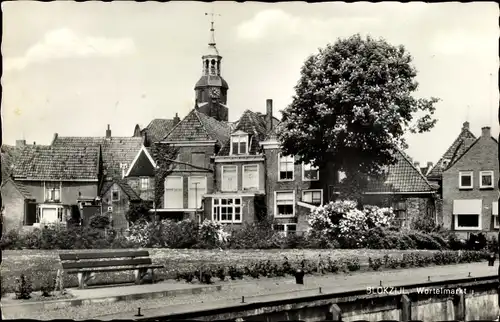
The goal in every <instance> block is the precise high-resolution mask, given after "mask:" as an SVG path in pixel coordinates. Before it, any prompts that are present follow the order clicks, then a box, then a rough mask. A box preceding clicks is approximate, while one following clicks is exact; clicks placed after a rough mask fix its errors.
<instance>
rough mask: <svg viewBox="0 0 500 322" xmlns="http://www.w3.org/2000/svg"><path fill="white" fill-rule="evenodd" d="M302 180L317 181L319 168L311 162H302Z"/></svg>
mask: <svg viewBox="0 0 500 322" xmlns="http://www.w3.org/2000/svg"><path fill="white" fill-rule="evenodd" d="M302 180H304V181H316V180H319V169H318V167H314V166H312V165H311V164H302Z"/></svg>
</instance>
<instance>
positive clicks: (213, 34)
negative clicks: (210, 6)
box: [205, 10, 220, 47]
mask: <svg viewBox="0 0 500 322" xmlns="http://www.w3.org/2000/svg"><path fill="white" fill-rule="evenodd" d="M208 15H210V16H211V17H210V18H211V19H210V41H209V42H208V45H209V46H210V47H215V29H214V23H215V21H214V17H215V16H220V14H218V13H214V12H213V10H212V12H210V13H208V12H205V16H208Z"/></svg>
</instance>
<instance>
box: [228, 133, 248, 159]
mask: <svg viewBox="0 0 500 322" xmlns="http://www.w3.org/2000/svg"><path fill="white" fill-rule="evenodd" d="M247 147H248V134H243V135H233V136H232V137H231V154H246V153H247V151H248V149H247Z"/></svg>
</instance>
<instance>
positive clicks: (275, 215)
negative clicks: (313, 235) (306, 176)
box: [274, 190, 296, 218]
mask: <svg viewBox="0 0 500 322" xmlns="http://www.w3.org/2000/svg"><path fill="white" fill-rule="evenodd" d="M281 192H283V193H285V192H287V193H290V192H291V193H292V194H293V202H292V207H293V208H292V209H293V211H292V214H291V215H279V214H278V204H277V202H276V200H277V196H278V194H279V193H281ZM295 204H296V197H295V190H280V191H275V192H274V217H275V218H294V217H295V212H296V210H295Z"/></svg>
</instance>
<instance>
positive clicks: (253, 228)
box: [226, 220, 281, 249]
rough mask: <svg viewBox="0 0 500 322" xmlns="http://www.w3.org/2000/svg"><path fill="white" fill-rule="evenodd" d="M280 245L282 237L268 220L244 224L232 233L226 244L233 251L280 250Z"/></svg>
mask: <svg viewBox="0 0 500 322" xmlns="http://www.w3.org/2000/svg"><path fill="white" fill-rule="evenodd" d="M280 244H281V241H280V237H279V236H278V234H277V232H276V231H274V230H273V229H272V223H271V222H269V221H267V220H264V221H260V222H256V223H251V224H248V223H244V224H243V225H242V227H240V228H239V229H234V230H232V231H231V232H230V236H229V237H228V239H227V242H226V245H227V247H228V248H231V249H256V248H258V249H270V248H279V247H280Z"/></svg>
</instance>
